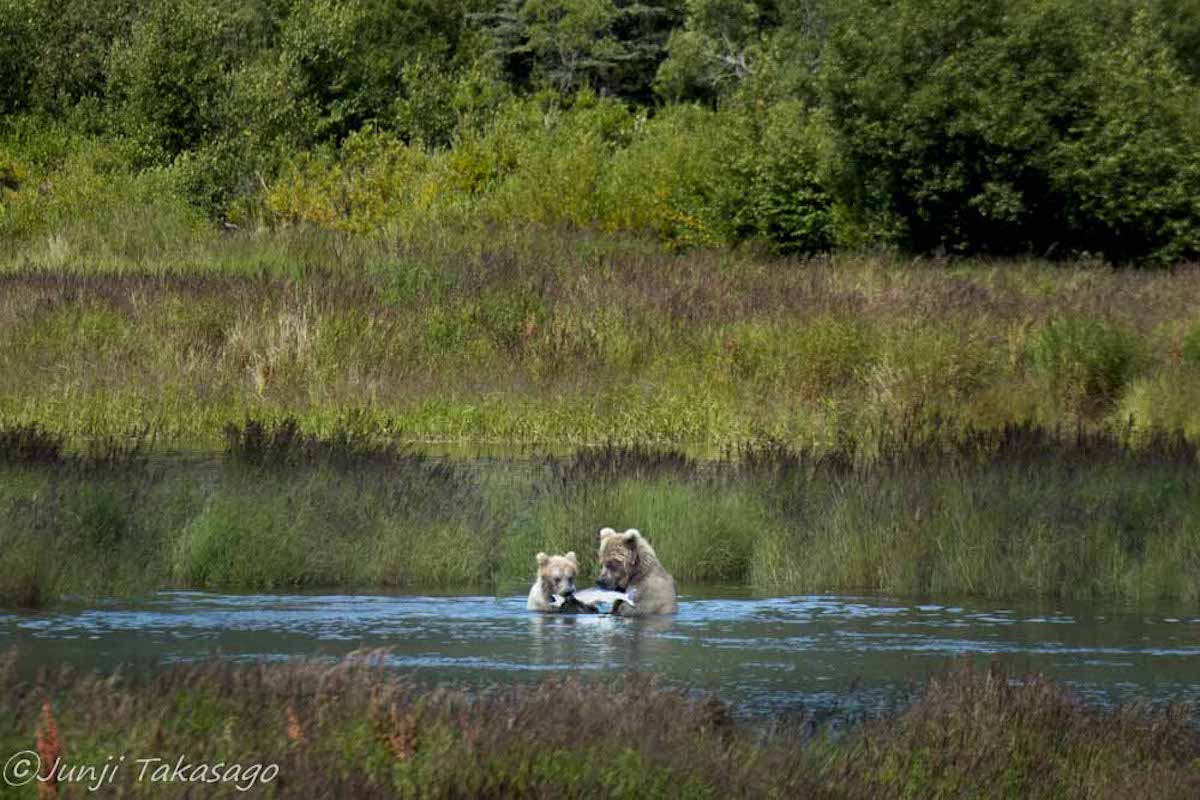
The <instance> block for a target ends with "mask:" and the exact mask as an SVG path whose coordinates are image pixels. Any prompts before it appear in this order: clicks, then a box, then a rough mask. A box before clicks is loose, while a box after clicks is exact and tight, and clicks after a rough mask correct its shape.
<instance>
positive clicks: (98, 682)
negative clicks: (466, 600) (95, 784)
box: [0, 654, 1200, 798]
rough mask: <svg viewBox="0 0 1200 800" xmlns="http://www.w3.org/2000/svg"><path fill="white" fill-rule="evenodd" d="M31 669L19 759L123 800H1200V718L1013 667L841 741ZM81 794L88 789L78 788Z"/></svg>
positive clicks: (271, 676)
mask: <svg viewBox="0 0 1200 800" xmlns="http://www.w3.org/2000/svg"><path fill="white" fill-rule="evenodd" d="M11 663H12V661H11V657H10V658H9V659H8V660H7V661H6V662H4V665H5V666H7V667H8V668H6V669H3V670H0V680H2V681H3V694H2V695H0V696H2V700H0V703H2V704H3V705H2V707H0V709H2V712H3V713H0V747H2V748H3V752H4V753H5V754H8V753H17V752H19V751H22V750H35V751H36V752H38V753H39V754H40V756H41V758H42V759H43V761H44V762H45V763H47V764H49V763H53V762H54V760H55V758H56V757H60V758H61V761H62V763H63V764H66V765H71V764H74V765H79V766H86V765H93V766H95V767H96V773H99V770H100V768H101V767H103V766H104V765H105V764H112V763H118V762H117V759H118V758H119V757H120V756H121V755H126V756H127V760H126V763H123V764H119V766H118V769H117V771H115V772H110V773H108V779H109V780H111V784H108V785H111V786H120V787H121V788H122V789H124V790H125V791H128V792H129V793H130V795H131V796H147V797H149V796H153V797H165V796H184V795H186V794H187V793H188V791H189V790H191V791H193V792H194V790H195V787H194V786H192V785H191V784H189V783H188V782H185V781H183V780H179V781H175V782H170V781H168V780H166V779H165V778H164V779H163V780H159V781H155V780H153V776H154V774H155V770H156V769H157V768H158V767H159V766H160V764H161V763H165V762H169V763H170V764H171V767H172V768H174V767H175V766H176V764H177V759H178V756H179V755H180V754H186V755H185V760H186V762H187V770H188V774H189V775H191V776H193V777H195V776H196V775H197V773H196V769H198V768H199V767H200V765H205V764H207V765H209V768H208V769H207V770H206V773H205V774H207V775H213V774H216V772H215V770H214V766H215V765H216V764H218V763H220V764H221V772H220V774H221V776H222V777H223V778H228V776H229V774H230V773H229V771H228V770H229V769H230V767H231V766H232V765H234V764H237V765H239V766H240V769H239V774H238V775H237V776H236V777H235V778H233V779H227V780H224V781H220V780H218V781H217V783H216V785H214V786H213V787H211V788H212V789H213V790H214V791H213V796H230V797H232V796H235V795H236V794H237V786H238V785H245V786H247V787H249V788H255V789H259V790H261V789H262V788H263V787H264V786H269V787H270V788H269V790H268V791H270V792H273V794H274V796H277V797H293V796H295V797H306V798H308V797H345V796H355V797H377V796H378V797H385V796H387V797H391V796H421V797H444V796H472V797H493V796H494V797H501V796H503V797H527V796H528V797H544V796H547V795H551V794H553V795H559V794H564V793H565V794H569V795H571V796H574V797H592V796H606V797H607V796H635V795H636V796H639V797H678V796H681V795H684V796H694V797H708V796H714V797H728V796H769V795H774V794H779V795H786V796H796V795H802V796H814V797H880V796H889V797H890V796H910V795H913V794H916V795H919V796H963V795H971V796H980V797H1034V798H1037V797H1046V798H1051V797H1053V798H1064V797H1080V798H1082V797H1088V798H1094V797H1112V798H1124V797H1149V796H1154V797H1164V798H1166V797H1181V798H1182V797H1192V796H1195V794H1196V792H1197V791H1200V772H1197V768H1196V765H1197V763H1200V742H1198V740H1197V736H1196V728H1195V718H1194V716H1192V714H1193V712H1192V711H1191V710H1189V709H1187V708H1184V707H1172V708H1169V709H1158V710H1154V709H1151V708H1150V707H1146V706H1132V707H1125V708H1120V709H1108V710H1102V709H1099V708H1095V707H1090V706H1088V705H1086V704H1084V703H1081V702H1080V701H1078V700H1077V699H1075V698H1072V697H1071V696H1070V695H1069V694H1068V693H1067V692H1065V691H1064V690H1063V689H1062V688H1061V687H1059V686H1058V685H1056V684H1054V683H1053V682H1051V681H1048V680H1046V679H1045V678H1042V677H1039V676H1036V675H1031V676H1024V677H1020V678H1019V679H1018V678H1017V676H1015V675H1011V674H1007V673H1005V672H1004V671H1003V670H1001V669H999V668H993V669H991V670H987V671H981V670H971V669H967V668H961V669H956V670H953V671H951V672H949V673H947V674H945V675H943V676H940V677H937V678H934V679H932V680H931V681H929V683H928V684H926V685H925V686H924V687H923V688H921V689H920V690H918V691H916V692H915V694H914V697H913V701H912V702H911V704H907V705H904V706H902V707H899V708H897V709H896V710H895V711H893V712H891V713H888V714H886V715H884V716H882V717H879V718H874V719H868V720H865V721H863V722H862V723H861V724H858V725H855V726H853V727H850V728H849V729H846V730H844V731H842V732H841V733H840V734H838V735H830V734H829V731H828V729H826V728H825V727H824V726H823V725H821V724H820V723H819V722H817V721H816V720H814V719H813V718H812V717H811V716H809V715H807V714H806V713H805V712H804V710H803V709H792V710H790V711H781V713H779V714H778V715H775V716H773V717H771V718H767V719H761V718H755V719H746V718H744V717H741V716H739V714H738V713H737V709H736V708H734V707H731V706H729V705H728V704H726V703H723V702H722V701H721V700H720V699H719V698H717V697H711V696H707V697H705V696H695V695H689V694H688V693H686V692H682V691H679V690H676V689H672V688H669V687H665V686H660V685H656V684H655V683H654V682H653V681H651V680H649V679H647V678H646V677H644V676H624V677H623V679H621V680H620V681H610V680H591V679H580V678H579V677H577V676H572V677H568V678H561V679H560V678H556V679H549V680H544V681H542V682H540V683H538V684H535V685H529V686H511V687H505V688H496V689H493V690H490V691H484V692H481V693H480V692H468V691H463V690H459V689H455V688H453V687H443V688H441V689H437V690H430V689H427V688H422V687H421V686H420V685H418V684H415V683H412V682H410V681H408V680H407V679H405V678H404V677H401V676H398V675H397V674H396V673H394V672H389V671H385V670H382V669H380V668H379V666H378V663H377V662H375V661H373V660H372V658H371V656H370V654H364V655H362V656H360V657H357V658H351V659H347V660H345V661H342V662H340V663H337V664H334V665H330V664H328V663H314V662H289V663H275V664H269V663H260V664H258V665H253V666H251V665H232V664H229V663H227V662H222V661H212V662H209V663H205V664H199V665H189V666H178V667H174V668H170V669H168V670H166V671H162V672H157V673H153V674H149V673H142V672H139V671H137V670H126V671H122V672H120V673H117V674H113V675H96V676H88V675H81V674H75V673H70V672H68V671H65V670H64V671H59V672H53V671H51V672H48V673H46V674H45V675H43V677H42V678H41V679H40V680H39V681H38V682H37V684H36V685H35V684H30V683H26V682H24V681H21V680H18V679H17V678H16V677H15V673H14V672H13V670H12V669H11ZM221 731H223V732H224V734H223V735H217V732H221ZM110 756H112V757H113V758H112V760H111V761H110V760H109V757H110ZM155 758H157V759H161V760H162V761H161V762H150V763H148V764H146V765H145V768H144V769H143V766H142V765H141V764H140V763H139V762H138V761H137V759H143V760H147V759H155ZM253 765H259V768H258V769H256V770H254V771H253V775H252V774H251V769H250V768H251V767H252V766H253ZM267 765H275V769H274V770H271V769H269V768H268V766H267ZM170 771H171V770H167V771H166V772H165V773H163V774H164V775H167V774H169V772H170ZM78 774H79V773H76V775H78ZM139 776H140V777H141V778H142V780H140V781H139V780H138V777H139ZM268 776H269V779H268ZM76 788H77V787H76ZM207 788H208V787H206V789H207ZM60 789H62V790H63V791H67V792H69V791H70V789H69V788H68V786H67V782H66V781H65V780H64V781H63V782H62V783H61V784H60ZM34 794H35V791H34V789H33V788H28V789H27V795H28V796H29V797H33V796H34ZM14 796H22V795H19V794H14Z"/></svg>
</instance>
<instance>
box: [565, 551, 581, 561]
mask: <svg viewBox="0 0 1200 800" xmlns="http://www.w3.org/2000/svg"><path fill="white" fill-rule="evenodd" d="M563 558H565V559H566V560H567V561H570V562H571V563H572V564H578V563H579V559H577V558H576V557H575V551H574V550H572V551H571V552H569V553H567V554H566V555H565V556H563Z"/></svg>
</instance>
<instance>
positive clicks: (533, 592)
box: [525, 553, 596, 614]
mask: <svg viewBox="0 0 1200 800" xmlns="http://www.w3.org/2000/svg"><path fill="white" fill-rule="evenodd" d="M536 558H537V565H538V573H537V577H536V578H535V579H534V581H533V586H532V587H530V589H529V601H528V602H527V603H526V604H525V608H527V609H529V610H530V611H556V612H559V613H576V614H578V613H584V614H594V613H596V608H595V607H594V606H591V605H588V604H586V603H581V602H579V601H578V600H576V599H575V576H576V575H577V574H578V573H579V561H578V559H576V558H575V554H574V553H567V554H566V555H563V556H548V555H546V554H545V553H538V554H537V556H536Z"/></svg>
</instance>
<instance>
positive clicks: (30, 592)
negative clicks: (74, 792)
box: [0, 421, 1200, 604]
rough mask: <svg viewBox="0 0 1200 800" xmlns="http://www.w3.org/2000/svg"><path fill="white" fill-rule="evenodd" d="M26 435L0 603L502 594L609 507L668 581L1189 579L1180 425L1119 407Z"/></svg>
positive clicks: (19, 454)
mask: <svg viewBox="0 0 1200 800" xmlns="http://www.w3.org/2000/svg"><path fill="white" fill-rule="evenodd" d="M39 435H41V436H43V437H44V436H45V434H39ZM33 436H34V434H33V433H30V432H29V431H28V429H27V430H26V432H25V433H23V434H22V433H11V434H10V435H7V436H5V437H0V440H3V441H8V442H10V443H11V444H12V446H13V447H14V448H24V449H16V450H13V451H12V454H10V456H9V457H7V458H6V459H0V460H3V461H5V464H4V465H3V466H0V472H2V474H3V481H0V547H3V548H4V551H5V553H6V554H7V555H6V569H5V570H4V572H3V574H0V596H3V598H4V602H6V603H7V604H37V603H39V602H49V601H53V600H54V599H55V598H58V597H61V596H63V595H68V594H85V595H106V594H113V593H136V592H143V591H148V590H152V589H155V588H162V587H185V588H203V589H214V590H274V591H280V590H291V589H300V588H318V587H350V588H358V589H365V590H370V589H389V588H418V587H430V586H437V587H457V588H461V589H472V590H480V589H490V590H494V591H497V592H500V593H508V592H512V591H516V590H518V589H519V588H521V587H522V585H523V584H525V583H527V582H528V581H529V580H530V577H531V575H532V572H533V568H532V560H531V559H532V554H534V553H536V552H538V551H558V552H565V551H568V550H574V551H576V552H577V553H579V554H580V558H581V568H582V571H583V573H584V576H585V579H586V576H587V575H591V574H594V573H595V571H596V565H595V563H594V558H595V556H594V553H595V551H596V544H595V534H596V530H597V529H598V528H599V527H601V526H603V525H612V526H614V527H636V528H638V529H640V530H641V531H642V532H643V534H645V535H646V536H647V537H648V538H649V539H650V541H652V542H653V543H654V545H655V547H656V549H657V551H658V553H659V555H660V557H661V558H662V560H663V562H664V564H666V565H667V567H668V568H669V569H670V570H671V571H672V573H673V574H674V575H675V576H676V578H678V579H679V580H681V581H683V582H685V583H734V584H749V585H753V586H756V587H759V588H761V589H763V590H769V591H774V592H809V591H883V592H889V593H894V594H905V595H923V594H930V593H938V594H959V595H961V594H969V595H978V596H985V597H1006V596H1046V597H1109V598H1114V597H1117V598H1124V599H1129V600H1149V599H1155V598H1175V599H1181V600H1187V601H1194V600H1196V599H1200V581H1198V580H1197V575H1200V537H1198V535H1197V530H1200V519H1198V518H1197V513H1198V512H1197V509H1198V508H1200V504H1198V503H1197V498H1198V497H1200V484H1198V483H1197V480H1196V476H1195V470H1196V449H1195V446H1194V445H1192V444H1191V443H1189V442H1188V441H1187V440H1186V439H1184V438H1183V437H1181V436H1173V437H1165V436H1159V437H1154V438H1149V439H1147V438H1144V434H1141V433H1139V432H1138V431H1136V430H1134V429H1128V428H1127V429H1124V431H1122V432H1112V431H1110V432H1106V433H1091V432H1088V431H1086V430H1085V429H1082V428H1080V429H1077V431H1076V432H1075V433H1074V434H1073V435H1065V434H1054V433H1051V432H1047V431H1045V430H1043V429H1038V428H1033V427H1010V428H1007V429H1005V430H1003V431H1001V432H993V431H987V430H975V431H973V432H970V433H969V434H960V433H947V432H938V431H937V430H936V429H934V430H933V431H930V430H928V429H925V428H920V427H913V426H906V425H897V426H895V427H893V428H892V429H889V432H884V433H880V434H879V441H880V442H882V444H878V445H876V446H873V447H871V448H861V447H858V446H857V445H855V443H853V442H848V443H844V444H843V445H842V446H839V447H837V448H835V449H832V450H831V449H820V450H818V449H807V450H804V449H792V448H788V447H784V446H781V445H771V446H760V447H754V448H749V449H744V450H742V451H738V452H732V451H731V452H730V453H728V454H726V455H725V456H724V457H723V458H721V459H718V460H716V461H712V460H704V459H694V458H691V457H689V456H686V455H684V454H682V453H680V452H678V451H671V450H661V449H653V448H647V447H633V448H628V447H621V446H615V445H610V446H607V447H602V448H585V449H583V450H580V451H578V452H577V453H576V454H575V455H574V456H569V457H550V458H547V459H546V460H545V461H543V462H530V461H528V460H527V459H520V458H499V459H490V460H487V461H480V462H474V463H473V462H470V461H454V462H447V461H442V460H438V459H431V458H428V457H425V456H422V455H419V454H416V453H413V452H411V451H408V450H405V449H403V448H399V447H397V446H396V445H394V444H391V443H388V442H386V441H381V440H380V439H378V434H368V433H363V432H361V431H358V432H348V431H343V432H342V433H341V434H340V435H337V436H333V437H325V438H322V437H317V436H314V435H310V434H307V433H305V432H303V431H302V430H301V429H300V428H298V427H297V426H296V425H295V423H294V422H291V421H284V422H281V423H279V424H272V423H268V424H262V423H258V422H254V421H251V422H248V423H247V424H245V425H243V426H240V427H238V428H233V429H230V431H229V438H228V443H227V449H226V454H225V456H224V458H223V459H221V460H213V459H206V458H195V457H188V458H178V457H171V458H167V457H161V456H158V455H146V454H145V453H144V452H139V451H138V450H136V448H132V447H130V446H128V445H125V449H124V450H116V449H110V450H108V451H105V452H98V453H96V454H93V455H90V456H89V455H81V456H75V455H70V454H65V455H64V454H63V453H62V452H61V451H60V449H58V448H60V443H59V442H57V441H56V440H54V439H52V438H51V439H46V440H45V441H43V442H42V443H41V445H40V449H34V448H32V446H31V445H29V444H28V441H29V440H30V438H31V437H33ZM372 436H374V437H376V438H374V439H373V438H371V437H372ZM114 447H115V446H114Z"/></svg>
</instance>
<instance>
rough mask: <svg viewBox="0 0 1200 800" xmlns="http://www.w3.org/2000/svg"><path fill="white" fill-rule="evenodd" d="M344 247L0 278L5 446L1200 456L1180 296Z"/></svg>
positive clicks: (1189, 310)
mask: <svg viewBox="0 0 1200 800" xmlns="http://www.w3.org/2000/svg"><path fill="white" fill-rule="evenodd" d="M339 237H340V235H339V234H332V233H324V234H319V233H312V234H311V236H309V235H306V234H303V233H302V232H300V231H292V232H289V233H287V234H286V235H279V236H276V235H274V234H269V235H263V236H262V237H258V236H257V235H255V234H244V235H243V234H233V235H231V236H229V237H224V238H220V237H218V239H216V240H214V243H213V244H212V246H211V248H209V245H204V247H203V248H202V251H198V252H199V253H200V254H199V256H197V257H196V258H195V259H194V258H193V256H192V255H189V254H188V253H186V252H183V251H180V252H172V251H170V250H169V249H168V250H167V251H164V253H163V257H162V258H161V259H159V260H157V261H155V263H154V264H153V265H150V264H137V263H131V264H129V265H125V266H114V267H112V271H115V272H116V273H117V274H112V273H111V272H106V270H108V269H109V268H108V267H106V266H104V265H99V266H98V265H97V264H96V262H95V261H92V260H82V261H80V262H77V263H73V264H72V265H70V266H68V267H64V268H62V269H55V270H51V271H45V270H40V269H39V268H37V267H36V266H35V265H32V264H29V263H23V262H22V263H20V264H18V265H16V266H15V269H14V271H11V272H9V273H8V274H5V275H4V276H2V277H0V365H2V367H3V369H0V423H3V424H7V425H10V426H11V425H15V424H30V423H38V424H40V425H42V426H43V427H44V428H46V429H47V430H50V431H53V432H56V433H59V434H63V435H65V436H66V438H67V440H68V441H67V444H68V446H69V447H72V448H79V447H82V446H84V445H85V444H86V442H87V441H88V440H90V439H92V438H97V437H100V438H103V437H122V436H126V435H128V434H130V433H131V432H135V431H138V430H141V429H143V428H145V429H148V431H149V433H151V434H152V436H153V438H154V440H155V442H156V444H157V446H159V447H164V446H165V447H173V448H180V447H200V448H206V449H215V448H216V447H219V446H220V444H221V443H222V431H223V429H224V427H225V426H226V425H227V424H229V423H237V422H239V421H240V420H242V419H244V418H245V417H246V416H253V417H255V418H262V419H281V418H284V417H288V416H291V417H295V418H297V419H298V420H300V421H301V422H302V423H303V425H304V427H305V428H306V429H308V430H312V431H315V432H321V433H330V432H332V431H334V430H336V429H337V428H338V427H340V426H345V425H347V424H349V423H348V420H347V417H348V416H350V415H355V416H357V417H359V418H361V420H362V422H361V424H362V425H365V426H368V427H371V428H373V429H376V430H381V431H386V432H389V433H396V434H398V435H400V436H401V437H403V438H404V439H405V440H407V441H409V442H430V441H439V442H458V443H478V442H491V443H510V444H540V445H545V446H552V447H559V448H561V447H571V446H576V445H581V444H597V443H601V442H604V441H623V442H626V443H632V442H648V443H659V444H663V443H670V444H672V445H676V446H685V447H688V448H691V449H694V450H707V451H708V452H710V453H712V452H715V451H717V450H719V449H720V448H721V447H723V446H732V445H736V444H739V443H745V442H750V441H755V440H763V439H772V440H781V441H785V442H787V443H788V444H790V445H792V446H803V447H811V446H831V445H833V444H836V443H837V442H838V441H839V440H840V439H841V438H843V437H845V436H850V437H852V438H857V439H860V440H862V441H863V442H864V444H869V441H868V440H869V439H870V437H871V436H872V430H874V429H876V428H878V427H879V426H880V425H881V424H882V421H883V420H886V419H889V418H895V417H905V416H910V415H913V414H926V415H930V416H934V415H936V416H938V417H941V418H943V419H949V420H953V421H955V423H956V424H959V425H962V426H968V425H970V426H983V427H1002V426H1003V425H1005V424H1009V423H1026V422H1034V423H1038V424H1042V425H1046V426H1049V427H1057V426H1074V425H1075V424H1077V423H1079V422H1083V423H1084V424H1086V425H1089V426H1093V427H1097V428H1098V427H1103V426H1106V425H1108V426H1111V425H1114V424H1117V423H1121V424H1124V423H1125V422H1127V421H1128V419H1129V418H1130V417H1131V416H1132V417H1133V419H1134V422H1135V424H1136V425H1137V426H1139V427H1140V428H1142V429H1146V430H1151V429H1159V430H1164V429H1165V430H1174V429H1182V430H1184V431H1185V432H1188V433H1189V435H1194V433H1195V431H1197V430H1200V417H1198V416H1197V412H1196V406H1195V404H1193V403H1189V402H1188V397H1190V393H1191V392H1192V390H1193V389H1194V384H1195V383H1196V381H1197V380H1200V366H1198V365H1197V363H1196V362H1195V360H1194V359H1191V358H1190V357H1185V355H1186V354H1187V353H1190V352H1191V350H1190V349H1189V347H1190V346H1188V347H1185V344H1186V342H1187V341H1190V340H1188V339H1187V335H1188V334H1187V331H1188V330H1190V328H1189V327H1188V326H1190V325H1192V324H1194V319H1193V317H1194V313H1195V312H1194V309H1195V307H1196V306H1197V304H1198V303H1200V281H1197V279H1196V278H1197V275H1200V272H1197V271H1196V270H1192V269H1180V270H1178V271H1177V272H1175V273H1173V274H1168V273H1153V274H1151V273H1129V272H1125V273H1117V272H1112V271H1109V270H1105V269H1098V268H1091V269H1089V268H1067V267H1056V266H1053V265H1048V264H1038V263H1029V264H1004V265H993V264H987V263H982V262H981V263H975V264H972V265H965V266H963V267H961V268H954V269H951V268H947V267H933V266H930V267H925V266H921V265H916V264H911V263H901V262H897V261H893V260H888V259H882V258H850V257H845V258H841V259H838V260H833V261H827V262H799V261H780V260H771V259H759V258H757V257H754V256H752V255H750V254H748V253H739V254H733V253H728V252H693V253H690V254H688V255H686V256H683V255H673V254H669V253H664V252H662V251H661V250H659V249H657V248H656V247H653V246H650V245H647V244H645V243H640V244H639V243H638V242H637V241H636V240H612V239H605V238H603V237H593V236H583V235H580V234H569V233H565V232H561V231H559V232H555V231H543V232H542V233H540V234H539V233H530V232H525V233H524V234H520V235H518V234H513V233H511V232H505V231H503V230H500V229H497V230H494V231H489V232H476V233H472V234H469V235H468V234H462V235H451V234H447V235H446V236H444V237H443V236H438V237H434V238H432V239H424V238H417V239H413V240H395V239H390V240H385V239H370V238H362V237H358V238H349V239H343V238H339ZM643 245H645V246H643ZM197 259H198V260H197ZM1127 297H1137V298H1138V299H1137V302H1135V303H1131V302H1126V301H1125V299H1124V298H1127Z"/></svg>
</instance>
